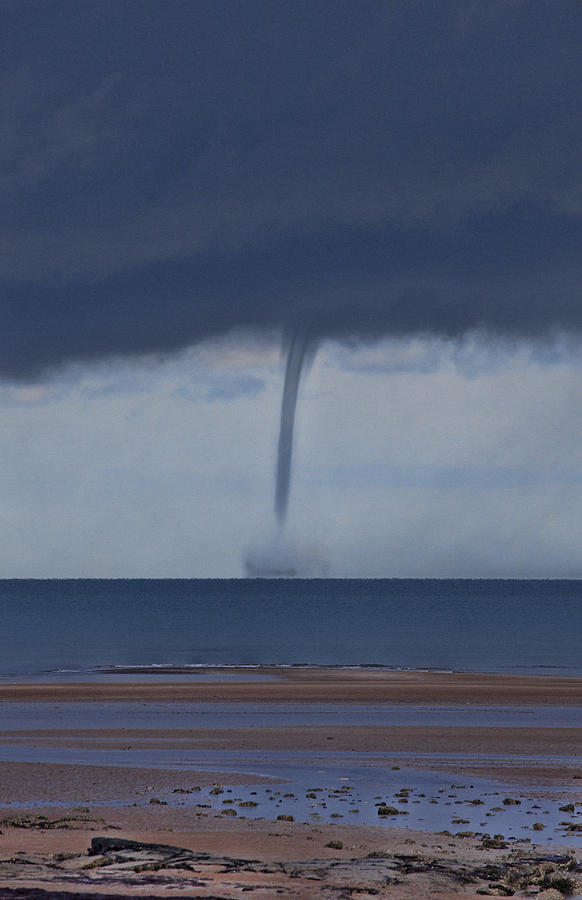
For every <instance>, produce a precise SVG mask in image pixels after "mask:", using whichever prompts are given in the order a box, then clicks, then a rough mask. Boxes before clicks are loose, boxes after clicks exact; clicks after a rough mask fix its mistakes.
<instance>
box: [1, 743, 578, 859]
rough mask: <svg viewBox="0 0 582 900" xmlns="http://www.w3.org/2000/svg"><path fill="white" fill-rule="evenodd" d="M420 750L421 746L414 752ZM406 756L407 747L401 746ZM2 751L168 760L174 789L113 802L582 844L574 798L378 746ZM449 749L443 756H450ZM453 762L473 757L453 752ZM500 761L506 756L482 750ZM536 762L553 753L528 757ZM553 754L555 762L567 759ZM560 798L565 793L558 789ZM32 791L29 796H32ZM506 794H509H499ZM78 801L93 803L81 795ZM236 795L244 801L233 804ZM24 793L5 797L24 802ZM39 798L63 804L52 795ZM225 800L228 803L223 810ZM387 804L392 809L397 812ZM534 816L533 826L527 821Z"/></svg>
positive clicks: (112, 761)
mask: <svg viewBox="0 0 582 900" xmlns="http://www.w3.org/2000/svg"><path fill="white" fill-rule="evenodd" d="M415 755H416V756H422V754H415ZM408 756H409V757H410V756H411V754H408ZM0 758H2V759H3V760H13V761H18V762H23V761H28V762H39V761H43V762H51V763H66V764H67V763H68V764H70V765H77V766H79V765H109V766H130V767H133V766H135V767H148V768H154V769H155V768H164V769H167V768H171V769H175V770H176V786H175V789H173V790H161V791H156V792H155V793H154V792H153V789H152V790H146V791H145V792H142V793H141V795H140V796H136V797H127V798H120V800H119V803H136V804H137V805H143V806H145V805H147V806H150V805H152V803H154V804H158V803H161V804H163V805H167V806H176V807H186V808H191V809H192V812H193V814H194V815H197V816H205V815H211V814H216V813H218V814H225V815H231V816H232V815H233V812H232V811H235V812H236V814H237V816H238V817H242V816H246V817H247V818H253V819H257V818H264V819H267V820H273V821H275V822H276V821H277V818H278V816H293V820H294V821H299V822H312V823H317V822H325V823H334V822H335V823H338V824H339V823H342V824H354V825H356V824H360V825H363V824H374V825H378V824H381V825H386V826H390V825H399V826H402V827H408V828H413V829H415V828H416V829H425V830H430V831H442V830H447V831H450V832H452V833H457V832H459V831H461V832H463V831H474V832H476V833H485V832H486V833H488V834H491V835H494V834H503V835H504V837H505V838H506V839H511V840H519V839H523V838H526V837H530V838H532V840H538V841H539V840H543V841H544V842H545V841H555V842H556V843H568V844H571V845H572V846H582V834H581V833H577V832H570V831H568V830H567V828H566V827H565V826H564V825H562V826H561V825H560V823H561V822H566V821H567V822H571V823H574V824H575V825H577V824H579V823H580V822H581V821H582V805H581V804H577V805H575V807H574V811H573V812H567V813H565V812H563V811H561V810H560V807H563V806H564V805H565V804H567V803H569V802H575V801H574V800H568V797H567V791H566V790H563V791H561V793H562V799H560V800H556V799H550V798H548V796H546V793H550V792H553V791H555V788H549V787H548V788H547V790H546V789H544V788H543V787H541V788H540V786H537V787H536V788H535V789H534V788H532V789H529V788H528V787H527V786H523V785H522V786H520V787H519V788H516V787H513V788H510V787H508V786H507V785H501V784H500V783H498V782H496V781H494V780H492V779H490V778H483V777H478V776H473V775H471V777H470V778H465V777H462V778H457V779H455V778H454V776H452V775H451V773H450V772H449V773H443V772H438V771H430V770H429V771H423V770H418V769H413V768H410V767H406V768H404V767H403V768H401V767H399V766H398V765H396V762H397V759H396V758H393V759H392V760H390V758H389V757H387V756H386V755H385V754H378V753H357V754H353V753H334V754H331V753H330V754H326V753H321V752H310V751H300V752H298V751H294V752H292V753H289V752H287V751H269V753H268V754H265V753H262V752H261V751H207V750H205V751H199V752H197V751H193V750H173V749H167V750H159V749H158V750H150V749H145V750H144V749H140V748H139V747H137V748H133V752H132V751H129V750H125V751H124V750H91V749H88V748H83V749H77V748H66V747H61V748H49V747H46V748H45V747H43V748H39V747H26V746H16V747H15V746H6V745H5V746H3V747H1V748H0ZM452 758H453V757H452V756H448V757H447V759H449V760H451V759H452ZM455 758H457V759H458V760H459V762H461V761H464V762H467V761H472V760H474V757H468V756H465V757H461V756H458V757H455ZM488 759H490V760H491V761H493V760H494V761H504V760H505V761H507V760H509V759H510V758H509V757H503V756H499V755H498V756H495V757H488ZM536 760H537V761H538V762H544V763H550V762H554V761H556V760H555V759H554V758H551V757H546V758H542V757H536ZM575 761H576V760H574V759H570V758H568V759H566V758H560V759H559V762H560V763H564V762H569V763H572V762H575ZM196 771H211V772H222V773H223V780H224V783H225V784H224V786H218V785H216V786H214V787H213V788H207V787H202V788H200V790H198V789H196V788H195V785H196V775H195V773H196ZM229 772H232V773H245V774H251V775H260V776H269V777H271V778H273V779H277V780H280V781H281V782H283V783H279V784H272V785H271V786H266V785H265V784H255V785H253V784H249V785H236V786H235V787H233V788H229V787H228V773H229ZM564 798H565V799H564ZM32 799H33V798H31V800H32ZM507 799H510V800H511V801H513V802H512V803H511V804H507V803H504V800H507ZM83 802H84V805H91V803H88V802H87V801H83ZM241 804H244V805H241ZM26 805H27V804H26V802H21V803H14V804H9V805H8V806H13V807H17V806H26ZM43 805H55V806H58V805H62V804H58V803H54V804H51V803H49V804H45V803H44V801H43ZM382 805H388V806H389V807H391V808H392V810H393V811H392V812H391V813H390V814H389V815H387V816H385V817H384V816H381V815H379V813H378V810H379V809H380V807H381V806H382ZM226 810H231V812H230V813H226V812H225V811H226ZM394 810H397V811H398V812H397V813H395V812H394ZM534 823H537V828H535V829H534V828H533V825H534Z"/></svg>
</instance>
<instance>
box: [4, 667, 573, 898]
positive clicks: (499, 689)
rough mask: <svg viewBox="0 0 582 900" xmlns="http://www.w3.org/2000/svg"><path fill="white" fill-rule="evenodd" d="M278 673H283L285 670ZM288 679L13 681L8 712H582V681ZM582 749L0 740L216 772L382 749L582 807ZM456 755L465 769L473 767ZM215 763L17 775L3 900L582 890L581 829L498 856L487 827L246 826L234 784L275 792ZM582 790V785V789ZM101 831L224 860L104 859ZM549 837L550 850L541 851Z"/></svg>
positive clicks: (251, 739)
mask: <svg viewBox="0 0 582 900" xmlns="http://www.w3.org/2000/svg"><path fill="white" fill-rule="evenodd" d="M263 671H264V672H265V673H266V674H272V673H271V670H268V669H265V670H263ZM275 674H276V678H277V679H278V680H276V681H270V682H249V681H246V682H236V681H229V682H220V681H217V682H215V683H212V682H209V681H205V682H204V683H196V682H195V680H193V681H192V682H191V683H190V682H189V683H184V682H178V683H171V682H164V683H156V682H155V681H151V682H145V683H144V682H143V681H140V682H138V683H131V682H127V681H119V682H108V683H98V682H94V683H83V684H70V683H66V684H48V683H44V684H37V685H35V684H30V683H28V684H3V685H0V701H2V700H4V701H12V702H15V701H16V702H24V703H33V704H34V703H35V702H39V701H44V702H47V701H52V702H55V703H59V704H61V703H67V702H68V701H77V702H79V701H83V702H88V703H90V702H93V701H103V700H108V701H110V700H123V701H126V702H127V701H142V702H149V701H156V702H157V703H163V702H164V701H167V702H174V701H176V700H180V701H187V700H191V701H195V702H200V701H217V700H224V701H229V702H233V701H236V702H239V703H241V705H244V703H245V702H248V703H257V702H263V703H267V702H268V701H270V700H273V701H286V702H294V703H303V702H322V703H333V702H337V703H346V702H353V703H357V702H362V703H363V702H367V703H370V702H380V703H381V702H383V701H385V702H390V703H395V702H397V703H398V702H400V703H415V704H418V703H427V704H428V703H430V704H434V703H446V704H454V703H474V704H499V705H501V704H506V705H511V704H520V705H525V704H531V705H545V704H549V705H555V706H561V705H570V706H574V705H582V680H580V679H570V678H555V679H554V678H551V677H550V678H540V677H518V676H507V677H506V676H495V675H494V676H491V675H453V674H446V673H419V672H391V671H390V672H387V671H385V670H304V669H301V670H286V671H284V673H281V671H280V670H276V673H275ZM1 714H2V708H1V703H0V716H1ZM0 721H1V718H0ZM581 738H582V729H581V728H563V727H562V728H551V727H547V728H546V727H544V728H536V727H501V726H497V727H489V726H475V727H458V728H457V727H454V726H450V727H442V726H439V725H430V726H422V725H418V726H392V727H387V726H386V727H384V726H364V727H358V728H353V727H344V726H337V725H335V726H307V727H304V726H301V727H297V726H284V727H278V728H273V727H256V728H204V729H172V730H170V731H167V730H163V731H162V730H160V729H155V728H141V729H117V728H102V729H74V728H67V729H62V730H58V729H54V728H52V729H27V730H13V731H10V732H8V731H0V759H1V758H2V755H1V754H2V747H11V748H15V747H16V748H18V747H21V748H23V750H24V749H25V748H38V750H39V752H43V751H45V750H47V751H49V750H51V749H56V750H58V749H59V748H63V749H66V750H75V751H77V752H79V753H81V754H82V753H83V752H85V751H87V750H101V751H103V752H104V753H105V754H106V753H107V752H119V751H122V750H123V749H124V748H127V747H132V748H133V751H134V752H137V754H138V756H139V753H140V752H141V751H144V753H145V752H146V751H149V750H158V749H159V750H171V749H176V750H184V751H188V750H190V751H192V752H193V753H194V752H202V753H206V752H207V753H208V760H209V761H211V760H212V759H213V756H212V754H213V753H214V752H215V751H233V752H234V751H255V750H257V751H258V750H260V751H261V752H262V753H263V754H264V755H265V756H266V757H267V758H268V754H269V753H273V754H276V753H279V752H281V751H288V752H289V753H298V754H299V753H304V752H313V753H317V754H321V755H322V757H331V756H333V754H334V753H338V754H344V755H347V756H348V758H349V759H350V760H351V759H353V760H354V762H355V763H357V761H358V754H366V753H376V754H379V756H380V758H379V759H377V760H372V759H368V760H367V761H366V763H365V764H366V766H367V767H374V766H378V767H379V768H383V769H386V767H387V766H388V767H389V764H390V761H392V762H397V765H398V766H401V767H403V768H404V767H405V766H406V765H407V764H410V765H412V766H414V767H415V768H416V769H420V768H425V769H427V770H429V769H437V770H440V771H446V772H447V773H449V775H450V778H451V780H453V779H455V778H458V777H460V776H463V777H464V776H465V775H469V774H476V775H483V774H487V775H488V776H490V777H494V778H499V779H500V780H502V781H504V782H505V783H506V784H507V786H508V787H507V790H508V793H509V792H510V787H511V786H516V785H519V784H520V783H527V784H529V785H530V786H531V785H535V784H539V785H544V786H546V788H547V787H548V786H552V785H553V786H554V788H555V791H556V795H557V796H559V794H560V791H561V790H562V789H563V788H565V787H567V788H568V789H569V790H570V792H571V794H570V795H569V797H571V799H572V801H575V800H582V780H578V779H579V778H580V776H581V775H582V766H581V765H580V760H579V757H580V749H581V747H582V742H581ZM418 754H421V756H419V755H418ZM456 754H461V755H462V756H463V758H462V759H461V758H460V757H459V758H457V759H455V758H454V757H455V755H456ZM395 757H398V760H396V759H395ZM488 757H502V759H501V760H500V759H497V758H495V759H493V758H488ZM550 758H551V759H550ZM212 766H213V768H212V771H209V770H206V768H205V769H204V770H203V771H197V770H196V769H195V768H194V767H191V768H190V769H188V770H187V771H186V770H181V771H180V770H175V769H172V768H169V767H168V768H163V767H160V768H149V767H147V766H145V765H144V766H143V767H139V766H135V765H134V766H131V767H128V766H125V767H124V766H122V765H107V766H103V765H78V764H55V763H51V762H23V761H15V762H8V761H7V762H2V763H0V820H2V821H0V831H1V832H2V834H0V897H1V898H4V897H6V898H8V897H11V898H12V897H14V900H16V898H17V897H18V895H17V894H15V893H13V892H14V891H16V890H17V889H18V890H29V889H30V890H32V888H35V889H38V890H44V891H49V892H54V891H57V890H62V891H65V894H64V897H65V898H66V897H67V896H69V897H70V898H73V897H74V896H75V894H76V895H77V896H78V895H80V894H81V893H88V894H91V895H94V896H101V895H102V896H106V895H109V896H111V895H115V894H117V895H123V896H125V897H128V896H135V897H137V896H150V897H154V896H155V897H157V896H159V897H167V896H190V897H197V896H198V897H207V898H208V897H212V898H225V900H227V898H231V900H234V898H238V897H241V898H242V897H243V896H249V895H250V896H253V897H255V896H256V897H258V898H264V900H271V898H272V900H274V898H275V897H289V898H298V900H311V898H315V897H317V898H319V900H326V898H332V897H333V898H337V897H338V896H341V897H345V898H348V897H353V898H354V900H355V898H356V897H358V898H364V900H365V898H367V897H372V896H375V897H378V896H380V897H390V898H394V900H411V898H421V897H431V896H435V897H436V896H438V897H440V898H441V900H445V898H447V897H453V896H459V895H461V896H464V897H472V898H476V897H477V896H482V895H483V891H486V892H489V893H495V891H496V890H497V889H494V888H492V887H491V885H494V884H496V883H499V884H503V885H505V888H506V889H507V890H509V886H510V885H514V886H515V885H518V884H519V885H522V887H523V891H525V890H526V887H525V886H524V885H526V882H527V884H528V885H530V886H533V887H535V888H537V889H538V896H543V890H544V889H547V888H548V886H551V879H552V878H553V877H554V875H555V873H554V874H552V871H553V870H554V869H556V867H557V868H558V869H560V871H561V869H562V868H563V869H564V871H567V873H568V874H567V876H566V875H564V873H563V872H562V875H560V873H559V872H558V874H557V875H555V877H556V878H559V877H562V884H565V881H564V880H563V879H564V878H566V877H568V878H570V879H571V880H572V879H573V883H574V882H575V883H576V884H578V883H580V884H581V885H582V872H579V871H578V869H577V868H576V863H575V859H576V856H579V850H576V849H575V847H574V846H573V845H571V844H568V841H567V835H566V836H565V838H564V846H560V844H559V843H558V840H554V841H553V843H552V844H550V845H548V846H547V847H546V848H544V845H543V835H540V836H539V839H538V836H537V834H536V833H535V832H532V831H528V832H527V834H528V837H527V838H524V839H523V840H514V841H512V842H511V843H509V844H507V843H505V842H504V841H498V843H499V846H496V844H495V840H494V841H493V845H489V844H487V840H486V839H485V838H484V837H483V833H479V834H470V833H468V835H467V836H466V837H462V836H460V834H451V833H450V831H447V832H445V833H442V834H430V833H426V832H422V831H419V830H412V829H408V830H407V829H406V828H403V827H401V823H400V822H398V824H397V825H396V824H390V825H388V823H386V824H385V825H384V823H383V825H382V827H378V826H371V825H352V824H346V823H343V822H342V823H339V824H333V823H326V822H299V821H297V822H295V821H286V820H284V819H283V820H277V817H276V815H275V814H274V813H273V814H272V815H271V818H270V819H269V818H268V817H267V816H265V819H264V820H260V819H256V818H255V819H251V818H246V817H245V816H244V812H245V810H244V809H240V808H239V809H238V815H236V816H235V815H232V816H231V815H229V814H227V813H225V810H224V809H223V810H222V811H220V810H219V808H218V807H214V808H210V806H209V804H208V802H206V801H207V799H208V793H209V789H210V787H211V786H212V785H215V784H217V783H220V784H222V785H224V786H227V785H229V786H231V787H232V788H233V789H234V788H235V787H236V786H237V785H238V786H241V787H242V786H245V785H246V786H247V788H248V787H249V786H252V785H257V786H258V785H262V787H263V789H264V788H265V786H266V785H268V784H270V783H273V781H272V779H268V778H266V777H262V778H261V777H260V776H257V775H249V774H248V773H247V774H244V773H233V772H228V773H227V772H223V771H221V770H220V766H219V764H217V765H216V766H214V763H212ZM368 770H369V769H368ZM578 785H580V791H578V790H576V789H577V788H578ZM274 786H275V787H277V785H274ZM198 788H200V795H198V793H197V789H198ZM572 789H574V790H572ZM174 792H178V794H177V796H178V797H180V796H181V792H183V793H184V794H187V795H188V796H187V801H188V802H187V803H185V805H183V806H179V805H172V804H171V803H169V804H168V805H165V802H164V800H163V799H162V801H159V800H158V797H157V796H156V795H157V794H159V795H160V797H161V798H164V797H167V798H168V799H170V797H171V796H172V794H173V793H174ZM281 793H282V792H281ZM235 794H236V791H235ZM235 794H233V796H234V795H235ZM225 796H227V795H226V794H225ZM152 801H154V802H152ZM197 801H203V802H197ZM280 802H283V801H280ZM395 802H396V801H395ZM451 802H454V801H451ZM449 805H450V804H449ZM282 811H283V807H281V808H280V809H279V808H277V813H281V812H282ZM500 815H503V814H502V813H500ZM31 816H32V817H37V818H36V819H35V818H30V817H31ZM39 816H45V817H46V818H45V819H42V818H38V817H39ZM398 818H399V819H400V818H403V817H401V816H398ZM51 823H52V827H49V826H50V825H51ZM530 823H531V820H530ZM491 832H493V825H492V826H491ZM95 836H113V837H115V836H119V837H121V838H123V839H130V840H132V841H137V842H142V843H143V842H146V843H149V844H152V843H154V844H169V845H177V846H178V847H181V848H185V849H187V850H189V851H190V852H196V853H202V852H203V853H210V854H214V856H213V858H212V859H210V860H200V859H198V860H197V861H194V862H192V861H191V862H190V863H189V865H190V868H188V867H187V866H186V863H184V861H183V860H182V862H181V863H180V862H179V861H178V863H175V862H171V861H170V862H164V860H163V859H162V860H161V861H160V860H157V861H156V860H154V861H152V859H150V858H149V857H148V855H147V854H148V853H150V854H151V853H153V851H148V850H147V849H146V850H144V849H143V848H142V849H135V848H134V850H133V851H132V852H133V853H134V857H131V858H128V859H125V858H124V857H123V852H121V851H119V852H118V851H115V852H116V853H117V856H115V853H113V851H112V853H113V856H112V855H111V854H109V856H108V855H107V853H101V854H97V855H96V856H95V855H93V856H88V855H87V854H88V850H89V847H90V844H91V840H92V839H93V838H94V837H95ZM536 839H538V840H539V841H540V843H539V844H537V845H536ZM330 843H331V844H333V846H330ZM578 843H579V842H578ZM340 844H341V846H340ZM128 852H129V851H128ZM556 854H558V855H560V854H562V855H563V856H564V858H563V860H562V862H559V863H557V862H547V861H546V862H540V859H539V858H540V856H544V855H545V856H547V857H550V856H551V857H555V856H556ZM162 855H163V854H162ZM130 856H131V855H130ZM122 857H123V859H125V861H123V859H122ZM174 857H175V858H178V857H179V854H178V857H176V855H174ZM174 857H173V859H174ZM144 859H146V862H145V863H144V861H143V860H144ZM156 859H157V858H156ZM241 859H242V860H243V863H241ZM225 860H226V861H225ZM233 860H234V862H233ZM253 860H254V862H252V861H253ZM181 865H183V866H186V868H180V866H181ZM512 866H513V867H514V868H511V867H512ZM544 866H546V868H547V867H550V869H552V867H553V869H552V871H550V872H547V871H545V870H544V871H545V874H544V872H542V869H543V867H544ZM495 867H497V868H495ZM508 867H509V868H508ZM516 867H517V868H516ZM512 879H513V880H512ZM519 879H521V881H520V880H519ZM528 879H529V880H528ZM544 879H545V880H544ZM556 884H559V881H556ZM552 889H554V888H552ZM519 890H520V891H521V890H522V888H519ZM576 890H578V888H577V889H576ZM581 890H582V889H581ZM477 891H479V894H477V893H476V892H477ZM540 892H541V893H540ZM497 893H498V895H499V892H497ZM516 895H519V891H518V892H517V893H516ZM20 896H24V895H23V894H21V895H20ZM39 896H41V895H39ZM45 896H47V895H45ZM521 896H525V894H524V893H523V892H522V893H521ZM554 896H555V895H554ZM559 896H564V894H560V895H559Z"/></svg>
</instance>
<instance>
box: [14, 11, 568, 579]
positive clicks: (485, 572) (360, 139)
mask: <svg viewBox="0 0 582 900" xmlns="http://www.w3.org/2000/svg"><path fill="white" fill-rule="evenodd" d="M0 10H1V12H2V21H3V28H2V33H1V35H0V43H1V46H0V61H1V62H0V91H1V94H2V110H3V115H2V128H1V129H0V191H1V196H2V201H3V202H2V204H1V207H0V229H1V240H0V245H1V247H2V252H1V256H0V283H1V290H0V316H1V321H2V327H1V329H0V412H1V415H2V420H3V427H2V428H1V429H0V463H1V470H2V479H1V480H0V535H1V541H0V574H1V575H2V577H83V576H87V577H140V576H143V577H238V576H240V575H242V574H244V571H245V570H244V561H245V558H247V557H248V554H249V553H250V554H255V555H257V554H258V555H261V554H265V553H266V554H267V555H268V554H269V553H271V551H272V548H273V547H274V546H275V545H276V546H280V544H281V541H283V543H284V544H285V546H287V547H290V548H292V550H291V551H289V552H292V555H295V556H297V557H300V558H303V559H306V558H307V557H308V556H310V555H313V554H315V555H316V556H317V558H318V559H321V560H324V561H325V565H326V570H327V571H329V573H330V574H331V575H334V576H338V577H348V576H349V577H352V576H353V577H392V576H395V577H430V576H434V577H582V554H581V552H580V539H579V535H580V534H581V533H582V502H581V501H582V477H581V474H582V468H581V459H580V456H581V454H580V449H579V448H580V446H581V443H582V442H581V438H582V434H581V431H582V424H580V423H582V415H581V412H582V409H581V406H582V400H581V390H580V376H581V374H582V373H581V368H582V353H581V350H582V346H581V344H582V340H581V333H582V298H581V296H580V295H581V290H580V288H581V285H582V254H581V253H580V246H581V244H582V240H581V239H582V151H581V147H582V102H581V101H582V55H581V54H580V52H579V47H580V45H581V43H582V5H581V4H580V3H579V0H564V2H562V0H489V2H482V0H481V2H472V0H462V2H461V0H455V2H453V0H439V2H438V3H435V2H429V0H418V2H414V0H412V2H411V0H406V2H404V0H403V2H399V0H394V2H390V3H386V2H367V0H358V2H355V0H354V2H343V0H333V2H332V0H321V2H318V3H313V2H312V0H309V2H307V0H305V2H303V0H294V2H293V3H291V4H290V3H288V2H280V0H269V2H266V0H237V2H235V0H230V2H224V0H212V2H207V0H196V2H192V0H163V2H162V0H156V2H153V0H123V2H121V0H115V2H108V0H99V2H96V0H84V2H83V3H79V2H78V0H71V2H69V0H51V2H50V3H44V4H39V3H37V2H36V0H3V2H0ZM297 332H301V333H308V334H309V335H310V341H311V345H312V348H313V351H314V358H313V360H312V362H311V366H310V367H307V368H306V370H305V371H304V373H303V377H302V381H301V385H300V394H299V401H298V407H297V418H296V429H295V442H294V457H293V469H292V482H291V495H290V501H289V512H288V519H287V522H286V525H285V533H284V535H283V536H281V535H280V534H279V532H278V527H277V525H276V520H275V515H274V511H273V502H274V484H275V458H276V448H277V437H278V427H279V415H280V404H281V394H282V386H283V373H284V355H283V354H282V352H281V347H285V346H286V344H287V342H288V340H289V337H290V335H292V334H293V333H297Z"/></svg>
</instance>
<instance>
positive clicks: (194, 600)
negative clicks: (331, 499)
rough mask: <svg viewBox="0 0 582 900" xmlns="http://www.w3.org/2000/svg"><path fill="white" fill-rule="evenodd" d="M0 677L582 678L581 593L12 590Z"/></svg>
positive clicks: (193, 585)
mask: <svg viewBox="0 0 582 900" xmlns="http://www.w3.org/2000/svg"><path fill="white" fill-rule="evenodd" d="M0 630H1V635H2V641H1V647H2V655H1V658H0V675H2V676H3V677H6V676H11V675H20V676H22V675H35V674H40V673H49V672H53V673H56V672H61V673H65V672H71V673H73V672H76V673H90V672H92V671H95V670H101V669H103V668H107V667H124V666H144V667H150V666H164V665H168V666H204V665H211V666H215V665H229V666H230V665H233V666H257V665H261V664H265V665H281V666H289V665H320V666H374V665H376V666H388V667H394V668H406V669H408V668H412V669H414V668H418V669H439V670H456V671H478V672H485V671H487V672H516V673H517V672H523V673H526V672H532V673H540V674H548V675H552V674H566V675H582V652H581V651H582V581H553V580H547V581H534V580H531V581H529V580H528V581H519V580H430V579H422V580H415V579H410V580H407V579H387V580H376V579H374V580H342V579H310V580H299V579H297V580H295V579H282V580H270V579H269V580H263V579H248V580H245V579H233V580H214V579H212V580H184V579H180V580H172V579H164V580H133V579H132V580H62V581H61V580H47V581H42V580H30V581H28V580H14V581H12V580H10V581H8V580H5V581H0Z"/></svg>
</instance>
